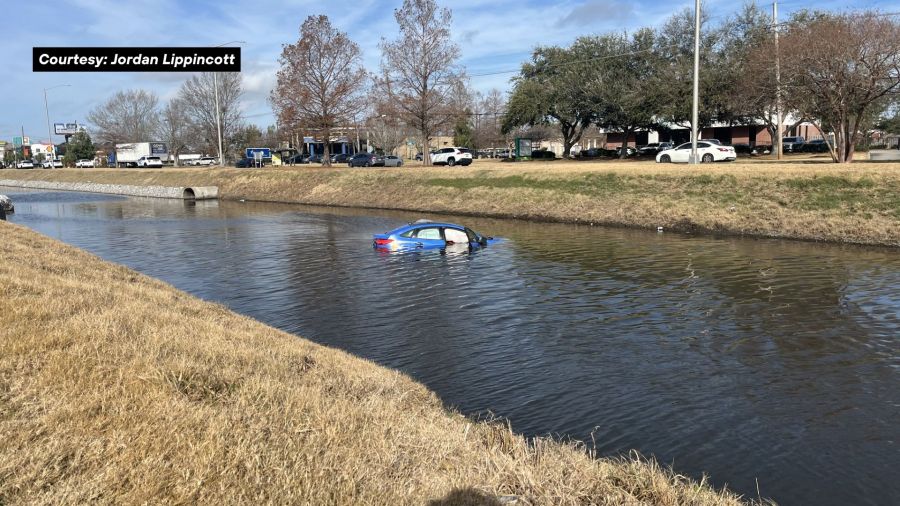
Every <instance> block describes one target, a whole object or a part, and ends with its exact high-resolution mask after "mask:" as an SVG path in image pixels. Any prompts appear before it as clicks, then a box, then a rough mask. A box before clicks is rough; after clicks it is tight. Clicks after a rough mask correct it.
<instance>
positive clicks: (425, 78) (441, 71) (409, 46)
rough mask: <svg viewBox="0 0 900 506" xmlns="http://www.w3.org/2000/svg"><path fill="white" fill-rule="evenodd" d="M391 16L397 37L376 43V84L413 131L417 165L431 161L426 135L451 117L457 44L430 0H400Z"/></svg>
mask: <svg viewBox="0 0 900 506" xmlns="http://www.w3.org/2000/svg"><path fill="white" fill-rule="evenodd" d="M394 18H395V19H396V20H397V24H398V25H399V26H400V37H399V38H398V39H397V40H395V41H392V42H389V41H387V40H382V42H381V51H382V62H381V66H382V74H383V75H384V79H383V80H381V85H382V87H383V89H385V90H388V91H389V92H390V93H391V99H392V100H394V101H396V103H397V107H398V109H399V111H400V113H401V117H402V118H403V120H404V121H405V122H406V124H407V125H409V126H410V127H411V128H414V129H415V130H416V131H417V132H418V134H419V136H420V137H421V142H422V153H424V154H425V155H426V156H423V157H422V164H423V165H430V164H431V158H430V157H429V156H427V154H428V152H429V151H430V150H429V146H428V143H429V139H430V138H431V137H432V136H433V135H434V134H435V133H436V132H437V131H438V129H439V128H440V127H441V126H443V125H445V124H446V123H447V122H448V121H449V120H451V118H449V117H448V114H447V103H448V97H449V96H450V95H451V92H452V91H453V89H454V84H455V83H456V82H457V81H458V79H459V75H460V69H459V68H458V67H457V65H456V64H455V62H456V60H457V59H458V58H459V47H458V46H457V45H456V44H454V43H453V42H452V41H451V39H450V21H451V14H450V10H449V9H446V8H439V7H438V5H437V3H436V2H435V1H434V0H404V2H403V6H402V7H401V8H399V9H396V10H394Z"/></svg>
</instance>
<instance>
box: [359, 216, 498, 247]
mask: <svg viewBox="0 0 900 506" xmlns="http://www.w3.org/2000/svg"><path fill="white" fill-rule="evenodd" d="M495 242H497V239H494V238H493V237H487V236H484V235H481V234H479V233H477V232H475V231H474V230H472V229H471V228H468V227H464V226H462V225H456V224H453V223H438V222H434V221H429V220H419V221H416V222H414V223H410V224H408V225H404V226H402V227H400V228H397V229H394V230H391V231H390V232H388V233H386V234H375V237H374V241H373V244H372V245H373V246H374V247H375V248H378V249H387V250H392V251H397V250H416V249H447V248H448V247H450V248H453V249H455V248H468V249H475V248H481V247H484V246H487V245H489V244H492V243H495Z"/></svg>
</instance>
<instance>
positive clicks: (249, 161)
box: [234, 157, 256, 169]
mask: <svg viewBox="0 0 900 506" xmlns="http://www.w3.org/2000/svg"><path fill="white" fill-rule="evenodd" d="M234 166H235V167H236V168H238V169H250V168H256V160H254V159H253V158H246V157H244V158H241V159H240V160H238V161H236V162H235V163H234Z"/></svg>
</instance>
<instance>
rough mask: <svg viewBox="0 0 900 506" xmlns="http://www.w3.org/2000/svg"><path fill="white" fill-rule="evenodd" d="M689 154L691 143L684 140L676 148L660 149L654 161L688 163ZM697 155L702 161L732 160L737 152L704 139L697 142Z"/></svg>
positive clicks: (735, 157) (729, 147)
mask: <svg viewBox="0 0 900 506" xmlns="http://www.w3.org/2000/svg"><path fill="white" fill-rule="evenodd" d="M690 156H691V143H690V142H686V143H684V144H682V145H680V146H678V147H676V148H673V149H666V150H665V151H660V152H659V153H658V154H657V155H656V163H688V161H690ZM697 156H698V157H700V161H702V162H704V163H710V162H733V161H735V160H736V159H737V154H736V153H735V152H734V148H733V147H731V146H720V145H718V144H712V143H709V142H705V141H700V142H698V143H697Z"/></svg>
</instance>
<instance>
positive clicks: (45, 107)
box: [44, 84, 71, 167]
mask: <svg viewBox="0 0 900 506" xmlns="http://www.w3.org/2000/svg"><path fill="white" fill-rule="evenodd" d="M64 86H71V85H70V84H60V85H57V86H51V87H49V88H44V112H46V113H47V139H48V142H49V143H50V150H52V151H54V152H55V151H56V149H55V148H54V147H53V132H52V131H51V130H50V107H49V106H48V105H47V90H52V89H54V88H62V87H64ZM50 150H48V153H49V151H50ZM51 161H52V159H51ZM51 167H52V165H51Z"/></svg>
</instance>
